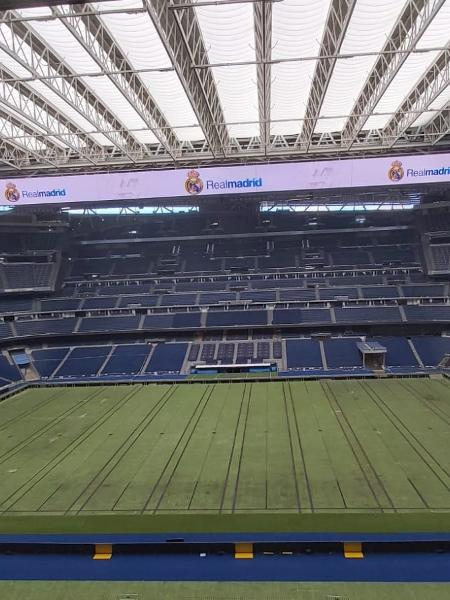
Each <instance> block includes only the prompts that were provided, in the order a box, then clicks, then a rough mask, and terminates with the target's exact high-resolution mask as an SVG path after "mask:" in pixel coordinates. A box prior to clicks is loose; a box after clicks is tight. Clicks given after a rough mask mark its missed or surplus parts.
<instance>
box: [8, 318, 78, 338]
mask: <svg viewBox="0 0 450 600" xmlns="http://www.w3.org/2000/svg"><path fill="white" fill-rule="evenodd" d="M77 321H78V319H77V318H75V317H68V318H65V319H34V320H32V321H16V323H15V327H16V331H17V333H18V335H19V336H32V335H57V334H59V335H64V334H66V335H67V334H70V333H72V332H73V330H74V327H75V325H76V324H77Z"/></svg>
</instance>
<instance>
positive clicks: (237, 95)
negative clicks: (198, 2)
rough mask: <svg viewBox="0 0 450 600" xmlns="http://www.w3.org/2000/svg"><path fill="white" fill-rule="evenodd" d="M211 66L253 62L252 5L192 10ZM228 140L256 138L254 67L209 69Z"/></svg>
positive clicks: (256, 113) (256, 93)
mask: <svg viewBox="0 0 450 600" xmlns="http://www.w3.org/2000/svg"><path fill="white" fill-rule="evenodd" d="M195 11H196V14H197V17H198V20H199V22H200V27H201V29H202V34H203V38H204V41H205V45H206V49H207V52H208V59H209V62H210V63H211V64H214V63H224V62H225V63H228V62H231V63H233V62H238V61H255V59H256V57H255V39H254V21H253V7H252V5H251V4H249V3H247V4H227V5H224V6H202V7H198V8H196V9H195ZM212 71H213V75H214V79H215V81H216V85H217V90H218V94H219V98H220V102H221V104H222V109H223V112H224V115H225V120H226V122H227V123H228V122H234V123H243V122H249V121H253V124H242V125H241V124H236V125H229V126H228V130H229V133H230V135H231V136H234V137H240V136H243V137H244V136H245V137H246V136H253V135H259V124H258V122H257V121H258V91H257V81H256V65H254V64H253V65H241V66H233V67H225V66H224V67H216V68H213V69H212Z"/></svg>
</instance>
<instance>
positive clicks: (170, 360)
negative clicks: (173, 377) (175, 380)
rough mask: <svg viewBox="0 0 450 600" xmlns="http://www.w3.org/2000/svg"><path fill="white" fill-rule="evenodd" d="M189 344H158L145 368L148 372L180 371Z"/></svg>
mask: <svg viewBox="0 0 450 600" xmlns="http://www.w3.org/2000/svg"><path fill="white" fill-rule="evenodd" d="M187 348H188V344H186V343H179V344H177V343H175V344H158V345H157V346H156V348H155V350H154V352H153V354H152V356H151V358H150V361H149V363H148V365H147V366H146V368H145V372H146V373H179V372H180V369H181V367H182V366H183V361H184V358H185V356H186V351H187Z"/></svg>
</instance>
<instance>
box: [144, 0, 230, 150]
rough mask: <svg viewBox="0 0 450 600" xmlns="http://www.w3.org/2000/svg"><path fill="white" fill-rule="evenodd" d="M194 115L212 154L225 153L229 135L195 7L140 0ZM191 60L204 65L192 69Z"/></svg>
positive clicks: (161, 1)
mask: <svg viewBox="0 0 450 600" xmlns="http://www.w3.org/2000/svg"><path fill="white" fill-rule="evenodd" d="M142 1H143V4H144V6H145V7H146V9H147V11H148V14H149V16H150V18H151V19H152V21H153V23H154V24H155V27H156V29H157V31H158V33H159V35H160V38H161V41H162V43H163V44H164V47H165V49H166V51H167V53H168V55H169V57H170V59H171V61H172V64H173V66H174V67H175V70H176V72H177V74H178V77H179V79H180V81H181V83H182V85H183V87H184V90H185V92H186V95H187V97H188V98H189V101H190V103H191V105H192V108H193V110H194V112H195V113H196V115H197V119H198V122H199V123H200V126H201V127H202V129H203V132H204V134H205V138H206V140H207V142H208V144H209V147H210V150H211V152H212V154H213V155H214V156H217V155H218V154H223V155H226V153H227V149H228V148H229V147H230V143H231V142H230V138H229V136H228V131H227V128H226V126H225V125H221V124H220V123H224V122H225V117H224V114H223V111H222V106H221V104H220V100H219V94H218V91H217V87H216V84H215V81H214V77H213V74H212V71H211V69H209V68H207V65H208V52H207V49H206V47H205V44H204V42H203V36H202V33H201V30H200V25H199V23H198V19H197V16H196V14H195V9H193V8H186V9H184V10H176V11H174V10H170V6H172V5H173V4H171V3H170V0H142ZM193 64H201V65H203V66H204V67H205V68H203V69H193V68H192V65H193Z"/></svg>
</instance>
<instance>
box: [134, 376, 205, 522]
mask: <svg viewBox="0 0 450 600" xmlns="http://www.w3.org/2000/svg"><path fill="white" fill-rule="evenodd" d="M213 387H214V386H213V385H211V384H207V385H206V387H205V391H204V392H203V394H202V395H201V396H200V399H199V401H198V402H197V404H196V405H195V407H194V410H193V411H192V413H191V416H190V417H189V418H188V420H187V423H186V425H185V427H184V429H183V432H182V433H181V434H180V435H179V437H178V441H177V443H176V444H175V446H174V448H173V450H172V452H171V453H170V456H169V458H168V459H167V460H166V463H165V465H164V468H163V469H162V470H161V473H160V475H159V477H158V479H157V480H156V482H155V483H154V485H153V487H152V490H151V492H150V494H149V495H148V496H147V500H146V501H145V503H144V506H143V508H142V509H141V511H140V512H141V514H142V513H143V512H144V511H146V510H147V507H148V505H149V503H150V501H151V499H152V496H153V494H154V493H155V491H156V490H157V489H158V486H159V483H160V481H161V480H162V479H163V477H164V475H165V473H166V471H167V468H168V466H169V464H170V462H171V460H172V458H173V456H174V454H175V452H176V451H177V448H178V446H179V445H180V443H181V440H182V439H183V437H184V436H185V435H186V431H187V430H188V428H189V426H190V424H191V423H192V419H193V418H194V415H195V414H196V412H197V411H198V410H199V408H200V406H201V404H202V402H204V399H205V397H206V396H207V394H208V392H210V390H211V389H212V388H213ZM205 405H206V403H205ZM172 474H173V473H172ZM166 488H167V485H166V487H165V488H164V490H163V492H162V494H163V495H164V492H165V489H166ZM160 500H161V499H160Z"/></svg>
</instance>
